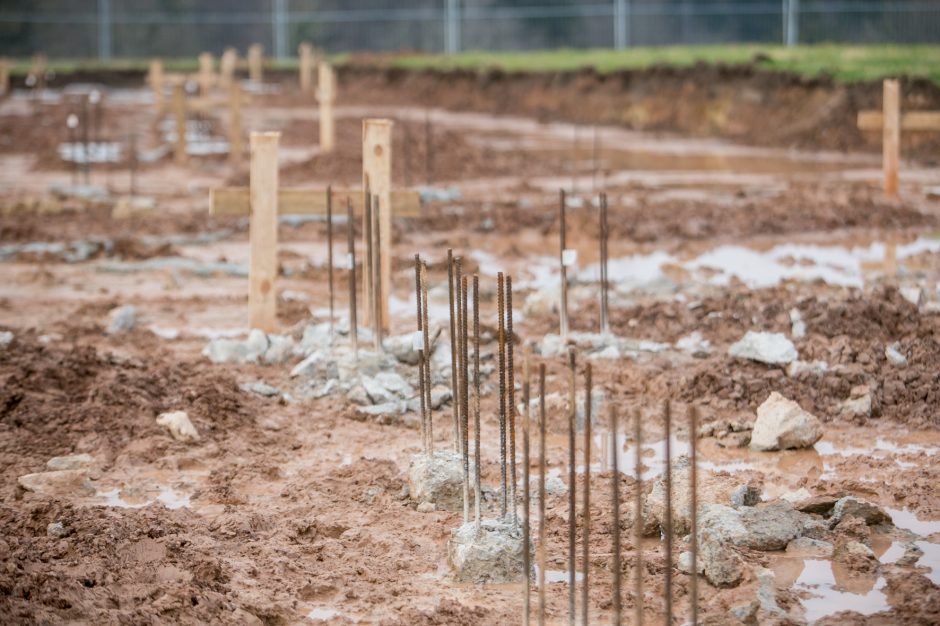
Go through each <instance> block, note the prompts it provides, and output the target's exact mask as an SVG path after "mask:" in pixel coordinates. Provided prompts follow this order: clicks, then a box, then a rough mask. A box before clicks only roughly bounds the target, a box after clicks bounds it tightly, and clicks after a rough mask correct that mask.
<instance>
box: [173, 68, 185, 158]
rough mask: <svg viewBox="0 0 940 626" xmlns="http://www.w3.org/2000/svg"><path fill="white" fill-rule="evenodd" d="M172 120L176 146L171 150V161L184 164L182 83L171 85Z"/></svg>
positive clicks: (183, 101) (183, 95) (183, 96)
mask: <svg viewBox="0 0 940 626" xmlns="http://www.w3.org/2000/svg"><path fill="white" fill-rule="evenodd" d="M173 118H174V119H175V120H176V146H175V147H174V150H173V160H174V161H176V162H177V163H185V162H186V94H185V92H184V91H183V83H182V81H178V82H176V84H174V85H173Z"/></svg>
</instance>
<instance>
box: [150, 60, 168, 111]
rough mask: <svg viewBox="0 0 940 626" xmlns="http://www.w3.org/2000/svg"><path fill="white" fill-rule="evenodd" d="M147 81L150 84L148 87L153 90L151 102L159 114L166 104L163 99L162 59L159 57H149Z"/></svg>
mask: <svg viewBox="0 0 940 626" xmlns="http://www.w3.org/2000/svg"><path fill="white" fill-rule="evenodd" d="M147 82H148V83H149V84H150V89H152V90H153V102H154V104H155V105H156V107H157V113H158V114H159V113H161V112H162V111H163V110H164V106H165V104H166V103H165V102H164V100H163V61H161V60H160V59H150V71H149V72H148V73H147Z"/></svg>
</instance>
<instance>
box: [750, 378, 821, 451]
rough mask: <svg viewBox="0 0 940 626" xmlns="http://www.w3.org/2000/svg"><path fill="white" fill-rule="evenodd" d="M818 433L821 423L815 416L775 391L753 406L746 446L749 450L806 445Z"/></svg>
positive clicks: (815, 439) (812, 442)
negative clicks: (749, 438) (748, 444)
mask: <svg viewBox="0 0 940 626" xmlns="http://www.w3.org/2000/svg"><path fill="white" fill-rule="evenodd" d="M822 436H823V428H822V424H821V423H820V422H819V419H817V418H816V416H815V415H813V414H811V413H809V412H807V411H804V410H803V409H802V408H801V407H800V405H799V404H797V403H796V402H793V401H792V400H787V399H786V398H784V397H783V396H781V395H780V394H779V393H777V392H776V391H775V392H773V393H772V394H770V397H769V398H767V399H766V400H764V403H763V404H761V405H760V406H759V407H757V420H756V421H755V422H754V430H753V431H752V432H751V443H750V447H751V449H752V450H786V449H788V448H808V447H809V446H811V445H813V444H814V443H816V442H817V441H819V440H820V438H822Z"/></svg>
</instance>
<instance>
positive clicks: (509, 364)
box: [506, 274, 519, 525]
mask: <svg viewBox="0 0 940 626" xmlns="http://www.w3.org/2000/svg"><path fill="white" fill-rule="evenodd" d="M513 352H514V349H513V331H512V276H510V275H508V274H507V275H506V392H507V394H508V395H509V397H508V399H507V401H506V404H507V405H508V414H507V418H508V419H509V478H510V480H509V489H510V496H511V497H510V502H511V503H512V523H513V525H518V524H519V516H518V514H517V512H516V504H517V502H518V500H517V498H516V370H515V363H514V362H513Z"/></svg>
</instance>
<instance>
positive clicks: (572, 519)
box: [568, 348, 578, 626]
mask: <svg viewBox="0 0 940 626" xmlns="http://www.w3.org/2000/svg"><path fill="white" fill-rule="evenodd" d="M575 374H576V372H575V358H574V348H568V623H569V624H571V625H572V626H574V621H575V614H576V608H577V607H576V604H577V599H576V597H575V596H576V594H577V589H576V583H577V574H576V571H577V564H576V562H575V561H576V560H577V555H576V536H575V533H576V524H577V519H576V518H577V510H576V507H577V501H578V500H577V491H578V489H577V487H578V483H577V478H578V474H577V468H576V467H575V462H576V459H575V448H576V443H575V432H576V431H577V423H576V422H577V413H578V405H577V400H576V396H577V390H576V389H575Z"/></svg>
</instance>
